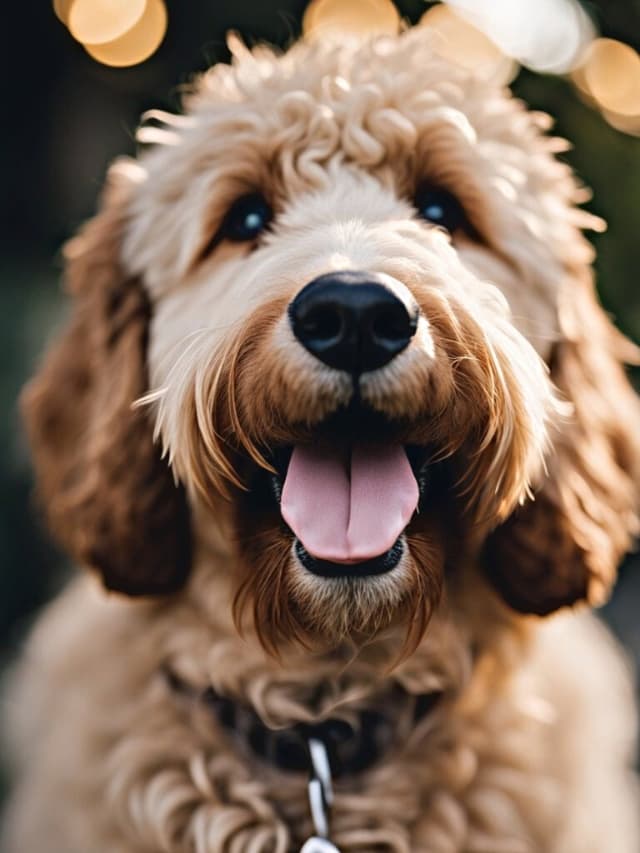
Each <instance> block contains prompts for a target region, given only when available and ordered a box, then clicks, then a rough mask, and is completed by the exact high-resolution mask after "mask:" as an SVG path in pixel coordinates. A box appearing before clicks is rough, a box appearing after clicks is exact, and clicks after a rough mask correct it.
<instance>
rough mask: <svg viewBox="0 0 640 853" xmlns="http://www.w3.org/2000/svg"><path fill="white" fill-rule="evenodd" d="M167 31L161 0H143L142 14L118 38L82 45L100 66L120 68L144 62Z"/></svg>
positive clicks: (165, 16)
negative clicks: (144, 1)
mask: <svg viewBox="0 0 640 853" xmlns="http://www.w3.org/2000/svg"><path fill="white" fill-rule="evenodd" d="M166 31H167V9H166V7H165V5H164V2H163V0H146V6H145V8H144V11H143V14H142V17H141V18H140V19H139V20H138V21H137V23H136V24H134V26H133V27H132V28H131V29H130V30H128V31H127V32H125V33H124V34H123V35H121V36H120V38H117V39H114V40H113V41H110V42H106V43H105V44H85V45H84V48H85V50H86V51H87V53H88V54H89V55H90V56H92V57H93V58H94V59H97V60H98V62H102V64H103V65H111V66H114V67H116V68H123V67H126V66H129V65H137V64H138V63H140V62H144V60H145V59H148V58H149V57H150V56H151V55H152V54H153V53H155V52H156V50H157V49H158V47H159V46H160V44H161V43H162V40H163V38H164V36H165V33H166Z"/></svg>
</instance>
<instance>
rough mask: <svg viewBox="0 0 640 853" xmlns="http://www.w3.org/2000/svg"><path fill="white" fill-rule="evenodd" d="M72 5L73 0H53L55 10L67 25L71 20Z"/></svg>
mask: <svg viewBox="0 0 640 853" xmlns="http://www.w3.org/2000/svg"><path fill="white" fill-rule="evenodd" d="M72 5H73V0H53V11H54V12H55V13H56V15H57V16H58V18H60V20H61V21H62V23H63V24H65V25H66V24H67V23H68V22H69V12H70V11H71V6H72Z"/></svg>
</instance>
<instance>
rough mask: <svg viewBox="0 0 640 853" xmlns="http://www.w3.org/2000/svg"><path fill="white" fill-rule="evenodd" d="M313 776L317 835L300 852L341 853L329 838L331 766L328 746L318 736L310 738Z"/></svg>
mask: <svg viewBox="0 0 640 853" xmlns="http://www.w3.org/2000/svg"><path fill="white" fill-rule="evenodd" d="M309 755H310V757H311V777H310V779H309V785H308V789H307V790H308V793H309V808H310V809H311V820H312V822H313V829H314V832H315V835H313V836H311V838H309V839H308V841H305V843H304V844H303V846H302V849H301V850H300V853H340V851H339V850H338V848H337V847H336V846H335V844H332V842H331V841H330V840H329V813H330V811H331V805H332V803H333V785H332V782H331V766H330V764H329V756H328V755H327V748H326V746H325V744H324V743H323V741H321V740H319V739H318V738H313V737H312V738H310V739H309Z"/></svg>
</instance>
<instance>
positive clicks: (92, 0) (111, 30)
mask: <svg viewBox="0 0 640 853" xmlns="http://www.w3.org/2000/svg"><path fill="white" fill-rule="evenodd" d="M145 7H146V2H145V0H73V3H72V4H71V8H70V10H69V13H68V21H67V25H68V27H69V32H70V33H71V35H72V36H73V37H74V38H75V39H77V40H78V41H79V42H81V43H82V44H104V43H105V42H111V41H114V39H117V38H120V36H122V35H123V34H124V33H126V32H128V31H129V30H130V29H131V28H132V27H133V26H134V25H135V24H137V23H138V21H139V20H140V19H141V18H142V15H143V14H144V11H145Z"/></svg>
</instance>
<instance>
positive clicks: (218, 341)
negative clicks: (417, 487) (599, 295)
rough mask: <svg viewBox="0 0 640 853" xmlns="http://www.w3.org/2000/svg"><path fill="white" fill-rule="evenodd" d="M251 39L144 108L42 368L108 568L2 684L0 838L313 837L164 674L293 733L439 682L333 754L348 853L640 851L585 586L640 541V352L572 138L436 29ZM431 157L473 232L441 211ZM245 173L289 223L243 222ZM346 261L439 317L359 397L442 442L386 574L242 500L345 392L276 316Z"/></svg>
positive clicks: (42, 406)
mask: <svg viewBox="0 0 640 853" xmlns="http://www.w3.org/2000/svg"><path fill="white" fill-rule="evenodd" d="M231 47H232V49H233V53H234V60H233V63H232V64H231V65H217V66H215V67H214V68H212V69H211V70H210V71H209V72H207V73H206V74H204V75H203V76H202V77H201V78H200V80H199V81H198V82H197V84H196V85H195V86H194V88H193V91H192V92H191V93H190V94H188V95H187V96H186V97H185V113H184V115H182V116H169V115H166V114H165V115H162V116H159V114H155V113H154V114H153V115H152V116H151V119H152V121H153V126H151V124H150V123H147V126H146V127H143V129H142V138H143V141H151V142H154V143H157V144H155V145H154V146H153V147H152V148H151V149H150V150H148V151H146V152H145V153H144V154H142V155H141V156H140V157H139V159H138V160H137V161H135V162H134V161H129V160H123V161H119V162H116V163H115V164H114V165H113V166H112V168H111V170H110V172H109V176H108V180H107V186H106V190H105V193H104V198H103V203H102V209H101V211H100V212H99V213H98V215H97V216H96V217H95V218H94V219H93V220H92V221H91V222H90V223H89V224H88V225H87V226H86V227H85V228H84V229H83V230H82V231H81V233H80V234H79V236H78V237H76V238H75V239H74V240H72V241H71V242H70V243H69V245H68V246H67V249H66V258H67V264H68V286H69V290H70V293H71V296H72V298H73V313H72V316H71V318H70V320H69V323H68V327H67V329H66V331H65V332H64V333H63V335H62V336H61V338H60V340H59V341H58V343H57V344H56V345H55V346H54V347H53V349H52V351H51V352H50V353H49V354H48V355H47V357H46V359H45V361H44V363H43V365H42V368H41V370H40V372H39V373H38V375H37V376H36V377H35V379H34V380H33V381H32V383H31V384H30V386H29V387H28V388H27V390H26V392H25V397H24V411H25V416H26V422H27V426H28V429H29V434H30V439H31V443H32V448H33V456H34V462H35V467H36V471H37V474H38V478H39V480H38V482H39V493H40V497H41V499H42V502H43V505H44V507H45V509H46V512H47V515H48V519H49V522H50V525H51V528H52V530H53V532H54V533H55V535H56V536H57V537H58V539H59V541H60V542H61V543H62V544H63V545H64V546H65V547H66V549H67V550H68V551H69V552H70V554H72V555H73V557H74V558H75V559H76V560H77V561H78V562H80V563H81V564H83V565H86V566H88V567H90V568H93V569H94V570H95V572H94V573H93V575H87V576H86V577H83V578H81V579H79V580H76V581H75V582H73V583H72V584H71V586H70V587H69V589H68V590H67V591H66V592H64V593H63V594H62V595H61V596H60V598H59V599H58V600H57V601H56V602H54V603H53V605H52V606H51V607H50V610H49V612H48V613H47V614H45V615H44V616H43V617H42V619H41V620H40V622H39V624H38V625H37V626H36V629H35V631H34V634H33V637H32V639H31V641H30V643H29V646H28V648H27V652H26V655H25V662H24V664H23V665H22V667H20V669H19V672H18V674H17V677H16V678H17V683H16V685H15V687H14V693H13V696H12V699H11V702H10V705H11V708H10V710H11V712H12V717H13V719H12V720H10V732H11V739H12V745H13V747H14V752H15V755H16V762H17V767H18V782H17V785H16V790H15V793H14V796H13V799H12V803H11V806H10V809H9V813H8V819H7V822H6V834H5V843H6V845H7V846H6V849H7V850H8V851H12V853H17V851H19V853H36V851H44V850H46V851H47V853H107V851H109V853H157V851H159V850H162V851H166V853H183V851H184V853H187V851H197V853H214V851H229V853H241V851H250V852H251V853H287V851H295V850H297V849H299V847H300V845H301V843H302V842H303V840H304V839H305V838H306V837H308V835H309V834H310V831H311V826H310V820H309V816H308V809H307V805H306V786H305V779H304V777H303V776H300V775H299V774H295V773H285V772H283V771H279V770H278V769H277V768H275V767H273V766H271V765H269V764H263V763H261V762H260V761H258V760H257V759H255V758H253V757H251V756H250V755H248V754H247V753H246V752H245V751H243V750H242V748H240V747H239V746H238V744H235V743H233V742H231V741H230V740H229V738H228V735H226V734H225V732H223V731H222V730H220V729H219V727H218V726H217V725H216V724H215V722H214V720H213V719H212V718H211V716H210V715H208V714H207V713H206V712H205V710H204V709H203V708H202V707H201V706H200V705H199V704H197V703H190V702H188V701H182V700H181V699H180V697H177V696H176V695H174V694H173V693H172V692H171V689H170V687H168V685H167V679H166V677H165V674H166V672H167V671H170V672H171V673H172V675H173V676H174V677H176V678H179V679H180V680H181V681H182V682H184V683H186V684H188V685H190V686H192V687H193V688H194V689H196V690H199V691H205V690H206V689H207V688H213V689H214V690H215V691H216V692H217V693H219V694H221V695H223V696H226V697H231V698H232V699H233V700H235V701H237V702H242V703H244V704H246V705H249V706H251V707H252V708H253V709H254V710H255V711H256V712H257V713H258V714H259V715H260V717H261V719H262V720H263V721H264V723H265V724H266V725H267V726H269V727H273V728H277V727H288V726H291V725H293V724H294V723H296V722H299V721H313V720H322V719H324V718H327V717H329V716H333V717H336V716H337V717H341V716H342V717H344V718H345V719H349V715H353V713H354V711H357V709H361V708H368V707H374V708H384V707H386V706H388V705H389V703H393V702H394V701H395V700H394V698H393V697H396V696H398V695H401V696H410V697H411V696H416V695H422V694H429V695H436V696H437V697H438V698H437V702H436V703H435V705H434V707H433V709H432V710H431V712H430V713H429V714H427V715H426V716H425V718H424V719H423V720H422V721H421V722H419V723H417V724H416V725H415V726H414V727H413V728H411V729H410V730H409V731H408V732H407V733H406V737H405V738H404V739H403V741H402V743H400V744H399V745H398V747H397V748H396V749H394V750H392V751H390V752H388V753H387V754H385V755H384V757H383V760H382V761H380V762H379V763H378V764H376V765H375V766H374V767H373V768H372V769H369V770H367V771H366V772H365V773H364V774H362V775H360V776H354V777H352V778H350V777H347V778H345V779H344V780H342V781H340V782H339V783H338V785H337V789H336V800H335V805H334V808H333V814H332V837H333V839H334V840H335V843H336V844H337V845H338V846H339V847H340V849H341V850H344V851H373V850H376V851H394V852H395V853H407V852H408V851H412V853H418V851H421V852H422V853H463V851H464V853H604V851H607V853H635V851H637V850H638V845H639V844H640V836H639V831H638V808H637V805H638V803H637V796H636V795H637V792H636V787H635V781H634V778H633V774H632V771H631V756H632V753H633V746H634V727H635V726H634V710H633V700H632V690H631V688H630V685H629V678H628V674H627V672H626V667H625V664H624V662H623V661H622V660H621V657H620V655H619V653H618V651H617V650H616V649H615V647H614V646H613V644H612V642H611V641H610V639H609V638H608V635H607V634H606V631H605V630H604V629H603V628H602V627H601V626H600V625H599V624H598V623H597V622H596V621H595V619H594V618H593V617H592V616H591V615H589V613H588V612H582V609H583V608H581V609H579V610H577V609H576V608H571V605H577V604H578V603H582V602H584V603H586V604H591V605H595V604H598V603H601V602H602V601H603V600H604V599H605V598H606V596H607V594H608V592H609V590H610V588H611V586H612V584H613V582H614V579H615V573H616V569H617V565H618V563H619V561H620V559H621V558H622V556H623V555H624V553H625V552H626V551H627V550H628V549H629V547H630V545H631V543H632V540H633V537H634V535H635V534H636V532H637V527H638V504H639V495H638V474H639V468H640V433H638V431H637V429H635V425H636V424H637V423H639V422H640V407H639V404H638V400H637V398H636V396H635V394H634V393H633V391H632V389H631V387H630V385H629V383H628V381H627V379H626V377H625V373H624V367H623V365H624V363H625V362H626V361H631V360H634V359H636V355H637V354H636V351H635V348H634V347H633V346H632V345H631V344H630V343H629V342H628V341H626V340H625V339H624V338H623V337H622V336H621V335H620V334H619V333H618V332H617V331H616V330H615V329H614V327H613V325H612V324H611V323H610V321H609V319H608V318H607V317H606V315H605V314H604V312H603V311H602V309H601V308H600V307H599V305H598V302H597V299H596V296H595V291H594V286H593V280H592V273H591V262H592V259H593V252H592V249H591V247H590V245H589V243H588V242H587V241H586V240H585V239H584V237H583V236H582V233H581V231H582V229H585V228H599V227H600V225H601V223H600V222H599V220H597V219H596V218H595V217H593V216H591V215H590V214H587V213H586V212H584V211H582V210H580V209H579V208H578V207H577V205H578V204H580V203H581V202H583V201H584V200H585V199H586V198H587V194H586V192H585V190H584V189H583V188H581V187H579V186H578V185H577V182H576V181H575V179H574V178H573V176H572V174H571V172H570V170H569V168H568V167H567V166H566V165H565V164H563V163H561V162H560V161H558V160H557V159H555V157H554V155H555V154H556V153H557V152H561V151H562V150H564V147H565V144H564V143H563V141H562V140H558V139H556V138H552V137H550V136H548V135H546V134H545V131H547V130H548V129H549V126H550V122H549V120H548V118H547V117H546V116H544V115H542V114H539V113H533V112H530V111H527V110H526V109H525V108H524V107H523V106H522V105H521V104H520V103H518V102H517V101H515V100H514V99H513V98H511V96H510V95H509V94H508V93H507V92H504V91H501V90H500V89H499V88H497V87H496V86H495V85H493V84H488V83H484V82H482V81H479V80H477V79H474V78H472V77H470V76H468V74H467V72H465V71H463V70H462V69H459V68H455V67H452V66H451V65H450V64H448V63H447V62H445V61H444V60H442V59H439V58H438V56H437V51H436V50H435V49H434V45H433V42H432V38H431V37H430V36H429V34H428V33H427V32H425V31H424V30H419V29H418V30H415V31H410V32H406V33H404V34H402V35H401V36H398V37H382V38H377V39H373V40H371V41H370V42H366V43H355V42H354V43H345V44H341V45H335V44H331V43H330V42H329V41H325V42H323V43H316V44H307V43H305V42H300V43H298V44H296V45H294V46H293V47H292V48H291V49H290V50H289V51H288V52H286V53H285V54H284V55H282V56H278V55H276V54H275V53H273V52H272V51H270V50H268V49H267V48H258V49H255V50H252V51H249V50H247V49H246V48H244V47H243V46H242V45H241V44H240V43H238V42H237V40H235V39H232V40H231ZM158 119H160V120H159V121H158ZM425 182H428V183H429V184H430V185H432V186H436V187H439V188H444V189H446V190H447V191H448V192H449V193H452V194H454V195H455V196H456V198H457V199H458V200H459V202H460V203H461V205H462V207H463V208H464V211H465V214H466V218H467V227H465V228H462V229H460V230H459V231H456V232H455V233H453V234H447V233H445V232H444V230H443V229H442V228H439V227H435V226H433V225H432V224H431V225H430V224H429V223H428V222H425V221H422V220H420V219H419V218H418V216H417V214H416V210H415V208H414V207H413V205H412V203H411V199H412V197H413V196H414V193H415V191H416V187H417V186H419V185H421V184H424V183H425ZM255 192H260V193H262V194H263V196H264V198H265V199H266V200H267V201H268V203H269V205H270V206H271V208H272V209H273V211H274V220H273V222H272V224H271V227H270V229H269V230H268V231H267V232H265V233H264V234H262V235H261V236H260V237H259V238H258V239H257V241H255V242H254V243H239V242H231V241H229V240H224V239H222V238H221V237H220V233H221V232H220V227H221V223H224V222H225V217H226V216H227V211H228V210H229V208H230V206H231V205H232V204H233V203H234V201H235V200H236V199H237V198H239V197H242V196H244V195H246V194H247V193H255ZM223 236H224V235H223ZM344 269H352V270H364V271H369V272H372V273H375V274H384V275H385V276H386V277H387V278H386V279H385V280H388V281H389V282H391V284H390V287H391V290H392V291H393V292H394V293H395V294H396V296H398V298H405V296H406V295H407V294H409V295H410V297H411V298H412V299H413V300H415V301H416V302H417V304H418V306H419V309H420V320H419V324H418V328H417V332H416V335H415V337H414V338H413V339H412V341H411V343H410V345H409V346H407V347H406V349H404V350H403V351H402V352H401V353H400V354H399V355H398V356H397V357H396V358H394V359H393V361H391V362H390V363H389V364H387V365H386V366H384V367H382V368H380V369H376V370H373V371H369V372H365V373H363V374H362V375H361V376H360V378H359V381H358V383H357V385H358V387H357V395H358V399H359V401H360V404H361V405H363V406H365V407H366V408H367V410H368V411H369V412H371V413H372V420H371V423H372V424H373V423H374V422H377V420H378V419H379V420H380V421H381V422H384V424H386V427H385V428H386V429H387V430H390V431H391V433H390V434H391V435H392V437H393V440H394V441H396V442H399V443H402V444H403V445H411V446H419V447H421V448H428V452H429V461H430V463H431V466H432V470H433V471H434V474H433V477H432V479H433V484H431V483H428V486H427V493H426V498H425V500H424V503H423V504H422V505H421V510H420V512H419V513H418V514H416V515H415V516H414V517H413V518H412V520H411V522H410V524H409V526H408V528H407V529H406V534H405V537H404V540H403V541H404V542H405V545H404V550H403V555H402V558H401V560H400V563H399V564H398V565H397V567H396V568H395V569H394V570H393V571H390V572H387V573H386V574H380V575H377V576H376V577H372V578H362V577H354V578H341V577H337V578H320V577H317V576H316V575H315V574H313V573H311V572H309V571H306V570H305V568H304V567H303V565H302V564H301V562H300V560H299V559H298V557H297V556H296V555H295V553H294V552H293V551H292V533H291V531H290V530H289V529H288V528H287V527H286V525H284V524H283V522H282V520H281V518H280V516H279V513H278V511H277V507H276V508H274V507H273V506H271V505H270V504H268V502H267V503H264V502H260V501H258V500H257V499H255V491H256V489H257V486H255V484H256V483H258V482H261V479H260V478H264V477H268V476H269V474H268V471H269V470H271V469H272V467H273V465H274V462H273V455H272V454H273V451H274V449H275V448H279V447H283V446H289V447H290V446H292V445H298V444H305V443H307V444H308V443H309V442H314V441H316V440H318V437H319V436H322V435H323V429H324V428H325V425H326V424H327V423H328V422H329V421H331V418H332V416H333V414H334V413H335V412H336V411H337V410H346V411H349V407H350V406H351V405H352V404H353V395H354V393H355V392H354V382H353V380H352V377H351V376H350V375H349V374H348V373H345V372H344V371H340V370H334V369H332V368H330V367H327V365H325V364H324V363H322V362H321V361H319V360H318V359H316V358H314V357H313V356H312V355H310V354H309V353H308V352H307V351H306V350H305V349H303V347H301V346H300V345H299V343H298V342H297V340H296V338H295V337H294V335H293V334H292V331H291V328H290V325H289V323H288V321H287V306H288V305H289V303H290V302H291V300H292V299H293V298H294V297H295V296H296V294H297V293H298V292H299V291H300V290H301V288H303V287H304V286H305V285H306V284H307V282H310V281H311V280H312V279H314V278H315V277H317V276H319V275H322V274H325V273H327V272H331V271H338V270H344ZM354 286H355V285H354ZM362 428H363V429H364V430H365V432H366V431H367V430H368V429H372V430H373V429H374V427H373V426H371V427H369V426H368V425H367V423H365V425H364V427H362ZM385 435H387V436H388V433H385ZM429 470H431V468H430V469H429ZM435 472H437V474H436V473H435ZM429 476H430V475H429V474H428V477H429ZM96 578H100V579H101V581H102V583H103V585H104V586H105V587H106V588H107V589H108V590H112V591H114V593H119V594H111V595H106V594H105V593H104V590H103V589H102V588H101V584H100V583H99V582H97V580H96ZM555 611H559V612H558V613H557V614H555V615H552V614H554V612H555ZM541 617H546V618H541Z"/></svg>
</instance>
